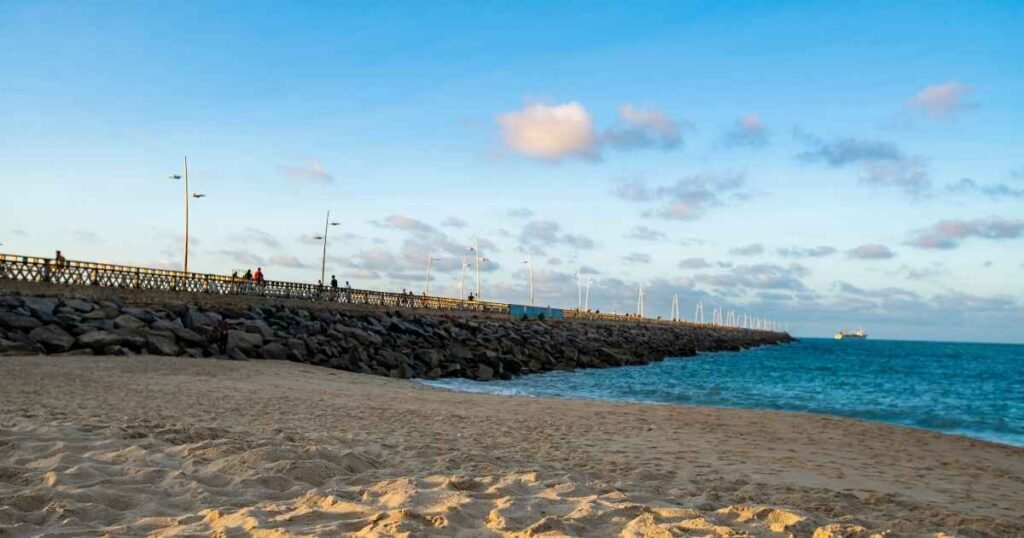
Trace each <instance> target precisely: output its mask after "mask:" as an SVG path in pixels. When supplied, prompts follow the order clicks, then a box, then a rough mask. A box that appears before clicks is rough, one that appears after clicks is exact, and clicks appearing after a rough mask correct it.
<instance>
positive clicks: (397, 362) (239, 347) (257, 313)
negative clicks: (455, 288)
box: [0, 295, 792, 380]
mask: <svg viewBox="0 0 1024 538" xmlns="http://www.w3.org/2000/svg"><path fill="white" fill-rule="evenodd" d="M790 340H792V339H791V338H790V337H789V335H787V334H783V333H771V332H763V331H761V332H759V331H748V330H741V329H735V328H722V327H695V326H688V325H668V324H654V323H640V322H631V323H614V322H587V321H537V320H532V321H520V320H512V319H496V318H493V317H467V316H451V317H448V316H444V315H442V314H421V313H416V314H409V313H402V312H399V311H395V312H345V311H337V310H327V309H321V310H314V309H305V308H294V307H286V306H281V305H272V304H268V305H266V306H249V307H243V308H238V309H234V308H229V307H215V308H208V307H206V308H204V307H197V306H195V305H190V304H180V303H175V304H162V305H159V306H152V305H150V306H132V305H127V304H122V303H121V302H118V301H114V300H100V301H92V300H86V299H69V298H56V297H36V296H16V295H4V296H0V355H5V354H6V355H14V354H41V353H45V354H79V355H80V354H96V355H134V354H143V353H146V354H152V355H167V356H189V357H195V358H203V357H227V358H231V359H238V360H245V359H276V360H291V361H297V362H304V363H309V364H316V365H322V366H328V367H331V368H338V369H341V370H349V371H353V372H362V373H368V374H376V375H384V376H391V377H401V378H411V377H425V378H438V377H467V378H472V379H479V380H490V379H507V378H510V377H512V376H516V375H523V374H528V373H535V372H544V371H550V370H569V369H574V368H605V367H612V366H624V365H636V364H646V363H648V362H651V361H657V360H661V359H663V358H665V357H686V356H691V355H694V354H696V353H697V352H698V351H738V350H740V349H743V348H747V347H753V346H760V345H768V344H777V343H782V342H788V341H790Z"/></svg>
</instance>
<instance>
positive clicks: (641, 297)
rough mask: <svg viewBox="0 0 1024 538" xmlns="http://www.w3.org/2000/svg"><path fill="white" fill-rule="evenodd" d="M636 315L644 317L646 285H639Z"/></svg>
mask: <svg viewBox="0 0 1024 538" xmlns="http://www.w3.org/2000/svg"><path fill="white" fill-rule="evenodd" d="M637 290H638V291H637V299H636V315H637V316H638V317H641V318H642V317H644V285H643V284H640V285H639V286H637Z"/></svg>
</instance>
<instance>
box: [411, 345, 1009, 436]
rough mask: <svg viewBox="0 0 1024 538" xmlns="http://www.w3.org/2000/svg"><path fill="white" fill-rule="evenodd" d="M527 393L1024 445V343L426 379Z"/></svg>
mask: <svg viewBox="0 0 1024 538" xmlns="http://www.w3.org/2000/svg"><path fill="white" fill-rule="evenodd" d="M427 383H428V384H430V385H434V386H440V387H446V388H450V389H454V390H461V391H472V392H487V393H496V394H517V395H527V396H546V397H565V398H589V399H600V400H625V401H638V402H653V403H666V404H692V405H710V406H718V407H745V408H753V409H773V410H781V411H805V412H811V413H822V414H826V415H835V416H840V417H853V418H859V419H865V420H875V421H882V422H889V423H893V424H901V425H905V426H913V427H917V428H926V429H930V430H936V431H941V432H946V433H955V434H961V435H967V436H970V437H975V438H979V439H985V440H989V441H996V442H1001V443H1007V444H1013V445H1020V446H1024V346H1015V345H999V344H963V343H940V342H902V341H885V340H862V341H856V340H844V341H841V342H837V341H835V340H831V339H828V340H826V339H805V340H802V341H800V342H798V343H794V344H789V345H784V346H774V347H764V348H758V349H752V350H746V351H742V352H739V353H708V354H702V355H699V356H697V357H690V358H680V359H667V360H665V361H663V362H659V363H655V364H650V365H647V366H630V367H624V368H610V369H602V370H579V371H575V372H551V373H546V374H537V375H531V376H525V377H521V378H518V379H513V380H511V381H493V382H488V383H482V382H477V381H469V380H465V379H444V380H439V381H430V382H427Z"/></svg>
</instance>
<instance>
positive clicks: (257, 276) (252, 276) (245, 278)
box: [231, 267, 267, 286]
mask: <svg viewBox="0 0 1024 538" xmlns="http://www.w3.org/2000/svg"><path fill="white" fill-rule="evenodd" d="M231 278H232V280H235V281H241V282H252V283H253V284H256V285H257V286H262V285H265V284H266V283H267V281H266V279H265V278H264V277H263V268H262V267H257V268H256V272H255V273H253V272H252V269H246V270H245V274H244V275H242V276H238V271H235V272H233V273H231Z"/></svg>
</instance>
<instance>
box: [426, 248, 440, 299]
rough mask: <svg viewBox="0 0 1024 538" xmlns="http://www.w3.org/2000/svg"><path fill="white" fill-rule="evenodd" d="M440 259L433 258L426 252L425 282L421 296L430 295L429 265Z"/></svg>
mask: <svg viewBox="0 0 1024 538" xmlns="http://www.w3.org/2000/svg"><path fill="white" fill-rule="evenodd" d="M440 259H441V258H435V257H434V256H433V254H432V253H431V252H427V281H426V282H425V283H424V284H423V295H430V264H431V262H436V261H437V260H440Z"/></svg>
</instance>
